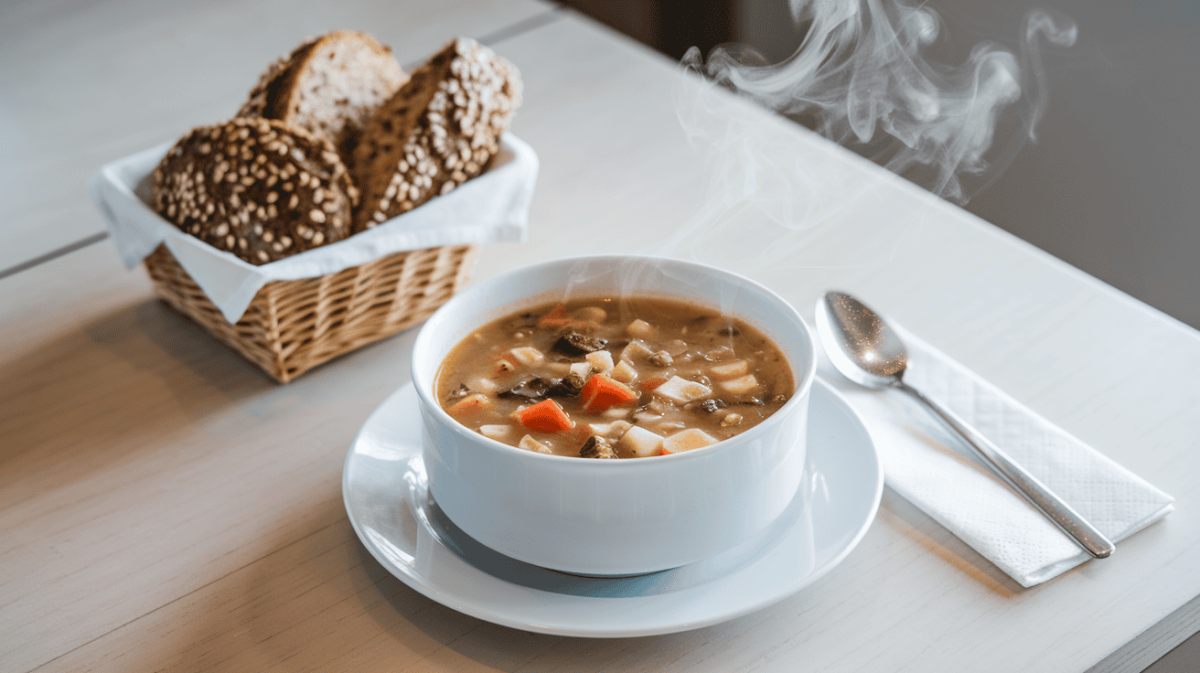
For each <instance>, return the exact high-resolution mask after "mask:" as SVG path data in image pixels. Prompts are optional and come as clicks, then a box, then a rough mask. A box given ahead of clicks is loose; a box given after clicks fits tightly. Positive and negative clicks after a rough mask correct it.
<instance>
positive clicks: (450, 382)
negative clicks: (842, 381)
mask: <svg viewBox="0 0 1200 673" xmlns="http://www.w3.org/2000/svg"><path fill="white" fill-rule="evenodd" d="M794 392H795V382H794V380H793V378H792V370H791V367H790V366H789V364H788V362H787V361H786V359H785V358H784V356H783V354H782V352H781V351H780V350H779V348H778V347H776V346H775V345H774V344H773V343H771V341H770V340H769V339H767V338H766V337H765V336H764V335H763V334H762V333H761V332H760V331H758V330H757V329H755V328H754V327H752V326H750V325H748V324H747V323H745V322H744V321H742V320H739V319H737V318H733V317H730V316H726V315H722V314H720V313H718V312H715V311H712V310H710V309H707V308H704V307H700V306H697V305H695V304H690V303H687V302H682V301H674V300H666V299H649V298H633V299H630V298H622V299H618V298H615V297H613V298H609V297H600V298H593V299H586V300H573V301H571V302H568V303H565V304H547V305H545V306H540V307H537V308H534V309H532V310H528V311H523V312H521V313H518V314H514V315H509V316H507V317H504V318H501V319H499V320H495V321H493V322H491V323H489V324H487V325H485V326H484V327H482V328H480V329H478V330H476V331H475V332H473V333H472V334H471V335H469V336H468V337H467V338H466V339H464V340H463V341H462V342H461V343H459V344H458V345H457V346H455V347H454V349H453V350H452V351H451V352H450V354H449V356H447V358H446V360H445V362H443V363H442V366H441V370H440V371H439V373H438V382H437V396H438V399H439V400H440V402H441V404H442V407H443V408H444V409H445V410H446V412H447V413H449V414H450V415H451V416H452V417H454V418H455V419H456V420H458V421H459V422H460V423H462V424H463V425H465V426H466V427H468V428H470V429H472V430H475V431H477V432H480V433H481V434H483V435H485V436H487V437H490V438H492V439H495V440H497V441H500V442H504V443H506V444H511V445H513V446H517V447H520V448H523V449H527V450H530V451H537V452H540V453H552V454H558V455H563V456H581V457H584V458H635V457H644V456H654V455H666V454H672V453H679V452H682V451H688V450H691V449H696V448H700V447H703V446H708V445H710V444H715V443H717V442H719V441H721V440H722V439H727V438H729V437H732V436H734V435H736V434H738V433H740V432H744V431H745V430H747V429H749V428H752V427H754V426H755V425H757V424H759V423H761V422H762V421H763V420H764V419H766V418H767V417H768V416H770V415H771V414H772V413H774V412H775V411H776V410H778V409H779V408H780V407H781V406H783V405H784V404H785V403H786V402H787V401H788V399H790V398H791V396H792V394H793V393H794Z"/></svg>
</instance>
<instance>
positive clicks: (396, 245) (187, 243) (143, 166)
mask: <svg viewBox="0 0 1200 673" xmlns="http://www.w3.org/2000/svg"><path fill="white" fill-rule="evenodd" d="M171 145H172V143H164V144H162V145H159V146H158V147H153V148H150V149H148V150H145V151H142V152H139V153H137V154H134V155H131V156H129V157H126V158H124V159H121V160H120V161H116V162H114V163H111V164H108V165H107V166H105V167H104V168H102V169H100V172H99V173H98V174H97V175H96V177H95V178H93V179H92V182H91V185H90V191H91V195H92V201H93V202H94V203H95V204H96V207H97V208H99V209H100V212H101V213H103V214H104V216H105V219H106V220H107V221H108V232H109V235H110V237H111V238H112V241H113V243H114V244H115V245H116V246H117V252H118V253H120V255H121V259H122V260H123V261H124V262H125V265H126V266H127V267H129V268H133V267H134V266H137V264H138V263H139V262H141V261H142V260H143V259H145V258H146V256H148V255H149V254H150V253H152V252H154V249H155V248H157V247H158V246H159V244H165V245H166V246H167V248H168V249H169V250H170V251H171V254H172V255H174V256H175V259H176V260H178V261H179V264H180V266H182V267H183V268H184V269H185V270H186V271H187V272H188V275H190V276H191V277H192V279H193V280H195V281H196V285H198V286H199V287H200V289H202V290H204V293H205V294H206V295H208V298H209V299H210V300H211V301H212V303H213V304H214V305H215V306H216V307H217V308H218V309H220V311H221V313H222V315H224V316H225V319H226V320H228V321H229V322H230V323H235V322H237V321H238V319H240V318H241V317H242V314H243V313H244V312H245V311H246V307H248V306H249V305H250V302H251V301H253V300H254V295H255V294H257V293H258V291H259V289H260V288H262V286H263V285H266V284H267V283H269V282H271V281H273V280H298V279H301V278H314V277H317V276H324V275H326V274H330V273H337V272H338V271H341V270H343V269H348V268H350V267H353V266H358V265H360V264H365V263H367V262H370V261H372V260H375V259H378V258H380V257H382V256H384V255H388V254H391V253H394V252H403V251H406V250H422V249H425V248H433V247H438V246H444V245H468V244H481V243H493V242H500V241H523V240H525V236H526V232H527V230H528V226H529V204H530V202H531V201H532V200H533V187H534V183H535V182H537V173H538V159H537V154H535V153H534V151H533V149H532V148H531V147H529V145H526V144H525V143H524V142H522V141H521V140H519V139H518V138H516V137H515V136H513V135H512V134H510V133H506V134H505V135H504V136H502V137H501V142H500V153H499V154H498V155H497V156H496V158H495V159H494V160H493V163H492V167H491V168H490V169H489V170H488V171H487V172H486V173H484V174H483V175H480V176H478V177H476V178H474V179H472V180H468V181H467V182H465V183H463V184H461V185H459V186H458V187H457V188H455V189H454V190H453V191H451V192H450V193H449V194H446V195H444V196H439V197H437V198H435V199H432V200H430V201H428V202H427V203H425V204H423V205H422V206H421V207H419V208H415V209H413V210H411V211H409V212H407V213H405V214H403V215H401V216H399V217H396V218H393V219H391V220H388V221H387V222H384V223H383V224H381V225H379V226H377V227H373V228H371V229H369V230H367V231H364V232H362V233H360V234H356V235H354V236H351V237H350V238H347V239H345V240H342V241H338V242H337V243H331V244H329V245H325V246H322V247H320V248H316V249H313V250H309V251H306V252H302V253H300V254H298V255H293V256H292V257H288V258H285V259H282V260H279V261H278V262H272V263H270V264H264V265H262V266H255V265H253V264H250V263H248V262H245V261H243V260H241V259H239V258H237V257H235V256H234V255H233V254H231V253H228V252H223V251H221V250H217V249H216V248H213V247H212V246H209V245H208V244H206V243H204V242H202V241H200V240H198V239H196V238H193V237H192V236H189V235H188V234H186V233H184V232H183V231H180V230H179V229H177V228H176V227H174V226H173V225H171V224H170V223H168V222H167V221H166V220H164V219H162V218H161V217H159V216H158V214H156V213H155V212H154V211H153V210H151V209H150V207H149V206H147V205H146V203H147V202H148V201H149V198H150V194H149V190H150V185H149V180H148V179H147V178H148V176H149V175H150V173H151V172H152V171H153V170H154V167H155V166H157V165H158V162H159V161H160V160H161V159H162V158H163V157H164V156H165V155H166V153H167V151H168V150H170V149H171Z"/></svg>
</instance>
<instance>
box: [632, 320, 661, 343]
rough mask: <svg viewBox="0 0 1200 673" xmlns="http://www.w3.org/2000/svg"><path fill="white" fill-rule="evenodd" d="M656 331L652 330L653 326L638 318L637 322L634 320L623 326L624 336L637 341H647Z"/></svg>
mask: <svg viewBox="0 0 1200 673" xmlns="http://www.w3.org/2000/svg"><path fill="white" fill-rule="evenodd" d="M657 331H658V330H656V329H654V326H653V325H651V324H650V323H648V322H646V321H645V320H642V319H641V318H638V319H637V320H634V321H633V322H631V323H629V324H628V325H626V326H625V333H626V334H628V335H629V336H631V337H637V338H639V339H649V338H651V337H653V336H654V334H655V333H656V332H657Z"/></svg>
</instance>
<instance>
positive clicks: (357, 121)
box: [237, 30, 408, 161]
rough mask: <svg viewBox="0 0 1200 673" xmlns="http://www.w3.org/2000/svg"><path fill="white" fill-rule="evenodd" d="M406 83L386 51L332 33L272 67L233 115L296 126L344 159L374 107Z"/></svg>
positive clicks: (360, 36) (366, 40)
mask: <svg viewBox="0 0 1200 673" xmlns="http://www.w3.org/2000/svg"><path fill="white" fill-rule="evenodd" d="M407 80H408V76H407V75H406V74H404V71H403V70H401V68H400V64H399V63H397V62H396V59H395V57H394V56H392V50H391V49H390V48H388V47H386V46H384V45H382V44H380V43H379V42H378V41H376V40H375V38H373V37H371V36H370V35H368V34H366V33H360V32H357V31H349V30H339V31H334V32H332V33H327V34H325V35H322V36H320V37H318V38H315V39H313V40H309V41H308V42H305V43H304V44H302V45H300V46H299V47H297V48H296V49H295V51H293V52H292V53H291V54H290V55H289V56H287V57H286V58H281V59H279V60H278V61H276V62H275V63H273V64H271V66H270V67H269V68H267V71H266V72H265V73H263V75H262V77H261V78H259V81H258V84H257V85H256V86H255V87H254V89H253V90H251V92H250V97H249V99H248V100H247V101H246V102H245V103H244V104H243V105H242V108H241V109H240V110H239V111H238V113H237V116H238V117H263V118H266V119H278V120H280V121H282V122H285V123H287V124H291V125H293V126H298V127H300V128H302V129H304V130H306V131H308V132H310V133H312V134H313V135H316V136H318V137H322V138H325V139H327V140H329V141H330V142H331V143H333V146H334V147H335V148H336V149H337V151H338V152H339V153H340V154H341V155H342V159H343V161H348V160H349V158H350V157H351V156H352V154H353V149H354V141H355V140H356V139H357V136H358V134H359V133H360V132H361V130H362V127H363V125H364V124H366V122H367V119H368V118H369V117H370V116H371V114H372V113H373V112H374V111H375V108H376V107H378V106H379V104H380V103H382V102H383V101H386V100H387V99H388V98H390V97H391V96H392V94H394V93H396V90H397V89H399V88H400V86H401V85H403V84H404V82H405V81H407Z"/></svg>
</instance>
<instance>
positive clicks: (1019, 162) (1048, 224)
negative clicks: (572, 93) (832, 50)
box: [734, 0, 1200, 328]
mask: <svg viewBox="0 0 1200 673" xmlns="http://www.w3.org/2000/svg"><path fill="white" fill-rule="evenodd" d="M927 4H928V5H929V6H931V7H933V8H934V9H936V10H937V11H938V13H939V14H940V15H941V16H942V18H943V21H944V23H945V32H944V33H943V34H944V36H945V39H946V40H948V41H950V42H951V43H959V44H972V43H974V42H976V41H978V40H980V39H991V40H992V41H995V42H999V43H1001V44H1004V45H1007V46H1012V47H1015V46H1016V45H1017V44H1018V36H1019V31H1020V25H1021V21H1022V17H1023V16H1024V15H1025V13H1026V12H1027V11H1028V10H1029V9H1032V8H1035V7H1038V8H1048V9H1051V10H1056V11H1057V12H1059V13H1061V14H1064V15H1066V16H1068V17H1070V18H1071V19H1073V20H1074V21H1075V22H1076V24H1077V25H1078V29H1079V36H1078V40H1077V42H1076V43H1075V45H1074V46H1073V47H1071V48H1069V49H1065V50H1047V51H1046V52H1045V53H1044V58H1045V61H1044V65H1045V71H1046V76H1047V81H1048V85H1049V90H1050V101H1049V108H1048V109H1047V112H1046V116H1045V118H1044V119H1043V120H1042V123H1041V125H1040V126H1039V128H1038V142H1037V143H1036V144H1030V145H1026V146H1025V147H1024V148H1023V149H1022V150H1021V151H1020V153H1019V154H1017V156H1016V158H1015V159H1014V160H1013V162H1012V164H1011V165H1010V166H1009V167H1008V169H1007V170H1006V171H1005V172H1004V173H1003V174H1001V175H1000V177H999V178H997V179H996V181H995V182H994V183H992V184H991V185H990V186H989V187H987V188H986V189H985V190H984V191H982V192H980V193H978V194H977V195H976V196H975V197H974V198H972V199H971V201H970V202H968V203H967V204H966V206H965V207H966V208H967V210H969V211H971V212H973V213H975V214H976V215H979V216H980V217H982V218H983V219H985V220H988V221H989V222H992V223H994V224H996V225H998V226H1000V227H1001V228H1003V229H1005V230H1007V231H1009V232H1011V233H1013V234H1015V235H1016V236H1018V237H1020V238H1022V239H1024V240H1026V241H1028V242H1030V243H1032V244H1033V245H1036V246H1037V247H1039V248H1041V249H1043V250H1045V251H1047V252H1049V253H1050V254H1052V255H1054V256H1056V257H1058V258H1060V259H1062V260H1064V261H1066V262H1068V263H1070V264H1071V265H1073V266H1076V267H1078V268H1080V269H1082V270H1084V271H1086V272H1088V273H1089V274H1092V275H1093V276H1096V277H1097V278H1099V279H1101V280H1103V281H1105V282H1106V283H1109V284H1110V285H1113V286H1115V287H1116V288H1118V289H1120V290H1122V291H1124V292H1126V293H1128V294H1130V295H1132V296H1134V297H1136V298H1137V299H1140V300H1141V301H1143V302H1145V303H1147V304H1149V305H1151V306H1153V307H1155V308H1157V309H1159V310H1161V311H1163V312H1164V313H1166V314H1168V315H1170V316H1173V317H1174V318H1176V319H1178V320H1180V321H1182V322H1184V323H1186V324H1188V325H1191V326H1192V327H1194V328H1200V167H1198V162H1200V130H1198V126H1197V124H1198V119H1200V2H1198V1H1195V0H1187V1H1172V0H1142V1H1129V0H1126V1H1121V2H1094V1H1092V2H1088V1H1086V0H1043V1H1041V2H1031V1H1029V0H1012V1H1009V2H1005V1H1004V0H954V1H949V0H934V1H932V2H929V3H927ZM736 12H737V14H736V18H735V21H734V32H735V35H736V39H737V41H739V42H743V43H746V44H749V45H751V46H754V47H756V48H758V49H759V50H760V51H762V52H763V53H764V55H766V56H767V57H768V58H769V59H773V60H780V59H782V58H784V57H786V56H787V55H788V54H790V53H791V52H792V51H793V50H794V49H795V48H796V47H797V46H798V44H799V39H800V33H799V31H798V30H797V29H796V28H795V27H794V26H793V25H792V24H791V20H790V16H789V14H788V10H787V3H786V2H785V1H784V0H740V1H739V2H738V3H737V9H736ZM950 51H954V50H953V49H951V50H950Z"/></svg>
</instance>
